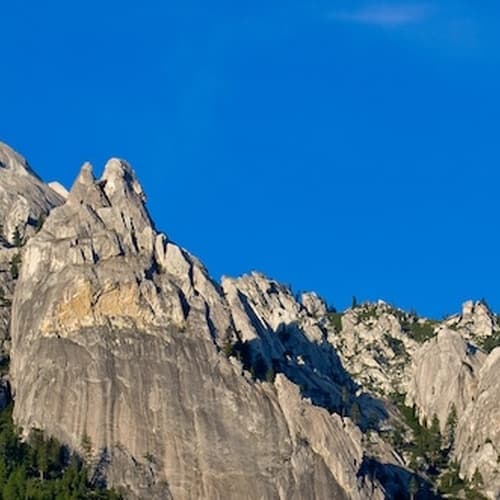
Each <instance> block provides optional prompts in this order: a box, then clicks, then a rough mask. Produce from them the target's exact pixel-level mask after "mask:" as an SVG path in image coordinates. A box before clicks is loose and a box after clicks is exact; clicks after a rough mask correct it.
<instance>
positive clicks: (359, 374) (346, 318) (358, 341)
mask: <svg viewBox="0 0 500 500" xmlns="http://www.w3.org/2000/svg"><path fill="white" fill-rule="evenodd" d="M331 318H332V316H331V315H330V319H331ZM410 320H411V321H416V320H414V319H413V318H411V315H408V314H406V313H404V312H403V311H401V310H398V309H395V308H394V307H392V306H390V305H388V304H386V303H385V302H383V301H379V302H378V303H376V304H363V305H361V306H358V307H356V308H353V309H348V310H347V311H345V313H344V314H342V316H341V321H340V327H338V328H337V331H335V332H332V333H331V334H330V336H329V341H330V342H331V343H332V345H334V346H335V348H336V350H337V351H338V353H339V355H340V356H341V358H342V362H343V364H344V366H345V368H346V369H347V371H348V372H349V373H350V374H351V375H352V376H353V377H354V378H355V379H356V380H357V381H358V382H359V383H360V384H361V385H362V386H363V387H365V389H368V390H370V391H372V392H373V393H375V394H377V395H379V396H387V395H389V394H391V393H392V392H403V391H404V383H405V382H406V380H407V372H406V369H407V367H408V365H409V360H410V359H411V356H412V355H413V353H414V352H415V351H416V350H417V349H418V346H419V344H418V342H416V341H415V340H414V339H413V338H412V337H411V336H410V335H409V333H408V332H407V331H406V330H405V325H407V324H410V323H409V322H410Z"/></svg>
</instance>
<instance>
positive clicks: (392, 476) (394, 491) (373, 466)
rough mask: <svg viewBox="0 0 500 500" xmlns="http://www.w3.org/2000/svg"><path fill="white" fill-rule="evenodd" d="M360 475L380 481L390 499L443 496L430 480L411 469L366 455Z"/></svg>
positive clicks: (434, 499) (428, 499) (432, 499)
mask: <svg viewBox="0 0 500 500" xmlns="http://www.w3.org/2000/svg"><path fill="white" fill-rule="evenodd" d="M358 477H359V478H360V479H361V480H362V481H363V480H364V479H367V480H369V482H370V483H372V484H373V483H379V484H380V485H382V487H383V488H384V490H385V495H386V498H387V499H388V500H438V499H440V498H442V497H441V496H440V495H437V494H436V493H434V492H433V490H432V485H431V483H430V482H429V481H427V480H426V479H425V478H423V477H421V476H417V475H416V474H413V473H412V472H411V471H409V470H407V469H405V468H403V467H399V466H397V465H394V464H384V463H381V462H379V461H378V460H376V459H374V458H370V457H365V458H364V460H363V463H362V464H361V467H360V469H359V472H358Z"/></svg>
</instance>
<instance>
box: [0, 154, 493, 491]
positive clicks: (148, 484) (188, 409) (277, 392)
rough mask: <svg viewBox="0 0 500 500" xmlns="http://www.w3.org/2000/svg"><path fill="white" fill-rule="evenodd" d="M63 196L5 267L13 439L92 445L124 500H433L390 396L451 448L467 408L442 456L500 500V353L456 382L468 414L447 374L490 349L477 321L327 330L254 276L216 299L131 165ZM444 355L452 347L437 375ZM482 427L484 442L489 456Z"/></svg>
mask: <svg viewBox="0 0 500 500" xmlns="http://www.w3.org/2000/svg"><path fill="white" fill-rule="evenodd" d="M0 183H1V178H0ZM48 189H50V188H48ZM57 196H58V198H57V204H56V206H54V207H50V208H49V209H48V212H49V215H48V217H47V218H46V220H45V222H44V223H43V225H42V227H40V228H39V229H38V231H37V232H33V233H30V232H29V231H28V232H27V233H26V239H27V242H26V244H25V245H24V246H23V247H22V248H20V247H19V248H17V249H16V247H14V246H13V244H12V243H11V242H10V243H8V244H7V245H6V248H5V249H4V250H2V252H8V255H9V258H12V257H11V254H12V253H13V252H15V253H19V254H22V263H21V265H20V273H19V276H18V277H16V278H15V279H14V278H13V277H12V279H11V280H10V282H9V284H8V289H9V291H10V292H9V293H11V292H12V290H14V296H13V300H12V322H11V325H10V334H11V337H12V347H10V346H7V347H6V350H7V351H8V352H9V356H10V357H11V364H10V381H11V383H12V386H13V390H14V398H15V409H14V417H15V419H16V422H17V423H18V424H19V425H21V427H23V428H24V429H30V428H33V427H36V428H40V429H44V430H45V431H46V432H48V433H49V434H51V435H55V436H56V437H58V438H59V439H60V440H62V441H63V442H65V443H67V444H68V445H69V446H70V447H72V448H73V449H80V447H81V439H82V436H83V435H87V436H88V437H89V438H90V440H91V442H92V461H93V464H94V466H95V469H96V473H98V474H102V475H103V476H104V477H106V480H107V481H109V484H111V485H113V486H117V487H121V488H122V490H123V492H124V494H125V495H126V496H130V497H141V496H144V495H147V496H148V497H149V498H167V497H170V496H172V497H173V498H261V497H262V498H304V497H308V498H327V497H328V495H331V492H336V495H337V497H338V498H353V499H355V498H360V499H361V498H397V497H398V495H403V497H404V495H408V492H409V488H410V486H409V484H410V480H411V478H417V484H418V487H419V489H420V490H421V492H427V493H426V494H429V495H430V494H431V493H430V492H431V489H432V487H431V483H432V482H433V481H434V479H433V477H431V476H432V474H430V473H429V472H428V470H427V469H425V470H423V471H422V470H420V469H414V468H413V469H412V468H411V467H410V464H409V462H408V458H407V457H406V456H405V450H404V449H403V450H398V449H397V448H396V447H395V445H394V444H393V443H391V440H390V439H387V437H386V434H390V435H391V436H392V434H391V433H393V432H394V427H395V425H396V423H397V422H398V421H399V420H400V417H399V416H398V415H399V414H398V410H397V408H395V407H394V405H393V403H392V401H391V400H390V398H389V391H391V392H394V391H396V392H399V393H403V392H404V393H405V398H406V403H407V405H409V406H412V405H414V406H415V411H416V412H417V415H418V418H419V419H420V421H421V423H424V421H427V422H429V421H430V420H431V419H432V418H433V415H434V414H435V415H437V416H438V418H439V424H440V427H441V429H442V430H443V431H444V427H445V426H444V423H443V420H446V417H447V415H448V414H449V412H450V408H451V406H450V404H451V403H453V404H454V405H455V406H456V408H457V413H458V419H459V422H458V425H457V442H456V452H455V450H452V451H450V456H453V457H455V458H456V459H457V460H459V461H460V464H461V465H460V467H461V475H462V477H463V478H464V479H468V480H472V479H473V476H474V475H475V473H476V471H480V473H481V474H482V476H484V477H483V481H484V484H483V485H476V486H477V487H478V488H479V489H481V490H482V491H483V492H485V493H486V494H487V495H489V497H490V498H495V495H497V494H498V491H500V487H499V480H500V479H499V478H500V476H499V474H498V468H497V466H496V464H495V461H494V458H495V459H496V457H494V455H495V453H497V451H496V450H500V445H499V443H500V436H498V433H496V431H495V429H494V422H495V418H496V415H497V414H498V411H499V410H498V405H495V404H493V405H490V406H488V405H486V404H485V406H484V407H483V408H486V409H487V411H486V412H485V411H482V410H481V409H479V410H478V408H477V407H476V405H475V404H473V403H474V399H475V397H476V395H478V398H481V397H482V398H483V399H485V400H489V398H490V397H491V393H492V392H493V394H494V393H495V392H494V391H496V386H495V384H494V383H492V381H491V379H492V373H496V372H497V361H496V359H497V353H498V349H497V350H496V351H495V349H493V351H492V353H491V354H489V355H487V354H486V353H481V351H480V350H478V353H479V354H477V363H476V361H474V363H476V365H477V366H476V367H475V368H473V369H472V373H471V374H469V369H468V368H467V367H466V368H465V370H466V371H465V372H463V375H461V373H462V372H460V371H457V372H456V374H455V375H456V376H455V378H453V377H452V380H451V384H452V385H453V384H455V386H456V387H457V391H456V394H460V397H462V398H463V400H459V398H458V396H453V394H454V393H453V392H450V391H449V387H450V385H449V384H448V382H449V380H448V379H449V378H450V377H449V375H450V374H449V373H448V371H447V370H446V367H447V366H450V363H455V362H456V363H457V366H459V367H461V366H462V365H463V360H464V359H467V360H468V356H469V354H468V352H469V351H468V347H467V346H468V345H469V344H468V342H471V341H474V339H476V338H481V342H483V341H484V340H485V339H490V338H492V337H493V336H494V335H496V332H497V331H498V321H497V318H496V316H494V315H493V314H492V313H491V312H490V311H489V310H488V309H487V307H486V306H485V305H484V304H481V303H479V302H478V303H470V302H468V303H466V304H465V305H464V308H463V310H462V314H461V315H459V316H453V317H451V318H448V319H447V320H445V321H443V322H434V323H433V322H430V321H429V320H425V319H421V318H417V317H416V316H415V315H412V314H410V313H405V312H403V311H401V310H399V309H396V308H393V307H392V306H389V305H388V304H385V303H383V302H378V303H376V304H362V305H359V306H357V307H355V308H351V309H348V310H346V311H345V312H343V313H336V312H334V311H332V310H329V309H328V308H327V306H326V304H325V303H324V302H323V301H322V299H320V298H319V297H318V296H317V295H315V294H314V293H306V294H303V295H302V296H301V297H300V300H296V297H294V294H293V293H292V292H291V290H289V289H288V288H287V287H284V286H283V285H281V284H279V283H278V282H276V281H274V280H271V279H269V278H266V277H265V276H264V275H262V274H259V273H252V274H248V275H244V276H242V277H240V278H227V277H224V278H223V279H222V280H221V283H220V284H219V283H216V282H215V281H213V280H212V279H211V278H210V276H209V274H208V272H207V270H206V269H205V267H204V266H203V264H202V263H201V262H200V261H199V260H198V259H196V258H195V257H193V256H191V254H189V252H187V251H186V250H185V249H183V248H181V247H179V246H178V245H177V244H175V243H173V242H171V241H170V240H169V239H168V238H167V236H166V235H164V234H163V233H160V232H158V231H157V230H156V228H155V227H154V223H153V221H152V220H151V218H150V216H149V214H148V212H147V209H146V208H145V195H144V192H143V190H142V187H141V186H140V184H139V182H138V180H137V178H136V176H135V173H134V171H133V170H132V168H131V167H130V165H129V164H127V163H126V162H125V161H123V160H119V159H111V160H110V161H109V162H108V163H107V164H106V167H105V169H104V172H103V175H102V176H101V178H100V179H95V178H94V176H93V172H92V168H91V166H90V165H89V164H85V165H84V166H83V167H82V169H81V171H80V174H79V175H78V177H77V179H76V180H75V182H74V184H73V187H72V188H71V190H70V191H69V194H68V196H67V199H66V200H64V199H62V197H61V196H59V195H57ZM6 255H7V254H6ZM6 274H8V273H4V275H6ZM6 281H9V280H8V279H7V280H6ZM6 286H7V285H6ZM9 311H10V310H9ZM8 322H9V320H7V323H8ZM440 338H442V339H443V342H445V344H446V343H447V342H449V345H453V346H456V349H455V351H453V353H452V354H451V355H450V356H451V357H449V358H446V359H447V360H446V361H445V362H444V368H443V370H441V371H440V370H439V366H438V369H437V370H436V366H435V365H436V364H435V363H432V362H429V360H431V359H433V356H434V355H436V356H437V357H436V359H439V356H440V354H439V353H440V352H441V350H442V347H441V344H440V341H439V339H440ZM477 343H479V342H477ZM446 345H448V344H446ZM480 347H481V346H480V345H477V346H476V349H479V348H480ZM424 348H425V349H424ZM445 351H446V352H448V351H449V348H448V347H446V348H445ZM471 356H473V359H474V360H475V359H476V357H474V356H476V355H475V354H471ZM464 357H465V358H464ZM471 359H472V358H471ZM419 363H420V364H419ZM422 364H423V365H422ZM466 364H467V363H466ZM469 364H470V363H469ZM421 365H422V366H423V367H422V366H421ZM207 374H209V376H207ZM466 376H468V377H469V378H470V382H468V384H469V385H468V386H467V387H469V388H470V390H468V392H465V393H464V392H463V389H464V387H466V385H464V384H465V382H464V380H465V379H464V377H466ZM493 378H494V377H493ZM429 379H431V380H432V381H433V382H435V384H434V386H433V387H434V389H433V390H434V394H433V395H432V397H431V398H430V400H429V398H427V399H426V398H425V397H421V396H420V394H424V396H428V386H429ZM468 380H469V379H468ZM438 382H439V383H438ZM447 384H448V385H447ZM428 401H430V402H431V403H430V405H429V402H428ZM463 415H467V418H466V417H464V416H463ZM481 419H486V421H487V422H490V424H488V425H490V426H491V425H493V429H490V430H485V432H484V433H483V435H482V437H481V441H480V442H479V443H478V442H477V439H476V436H475V435H476V434H477V433H476V430H475V429H476V427H475V425H477V424H476V422H479V421H481ZM491 422H492V423H493V424H491ZM481 425H482V427H485V426H486V424H484V423H483V424H481ZM424 427H425V425H424ZM488 440H489V441H488ZM168 443H170V444H168ZM478 446H479V448H478ZM454 448H455V445H454ZM214 450H215V451H214ZM499 456H500V454H499ZM145 457H149V458H145ZM188 464H195V467H194V468H193V469H192V470H188V468H187V465H188ZM367 464H370V465H367ZM368 471H370V472H368ZM236 478H238V479H237V480H236ZM255 478H259V479H258V481H257V482H256V481H255ZM438 480H439V478H437V479H435V481H438ZM464 487H465V486H464ZM249 492H251V493H249ZM422 494H423V493H422Z"/></svg>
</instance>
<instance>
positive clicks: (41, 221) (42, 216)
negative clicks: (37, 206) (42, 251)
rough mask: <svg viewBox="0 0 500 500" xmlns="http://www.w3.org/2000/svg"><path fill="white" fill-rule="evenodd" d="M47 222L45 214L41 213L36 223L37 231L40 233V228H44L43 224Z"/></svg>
mask: <svg viewBox="0 0 500 500" xmlns="http://www.w3.org/2000/svg"><path fill="white" fill-rule="evenodd" d="M44 223H45V214H40V217H38V219H37V221H36V224H35V231H36V232H37V233H38V231H40V229H42V227H43V224H44Z"/></svg>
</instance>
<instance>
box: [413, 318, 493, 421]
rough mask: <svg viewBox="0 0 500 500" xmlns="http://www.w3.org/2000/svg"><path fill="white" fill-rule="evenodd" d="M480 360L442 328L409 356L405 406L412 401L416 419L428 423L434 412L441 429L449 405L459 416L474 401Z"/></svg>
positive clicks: (474, 351)
mask: <svg viewBox="0 0 500 500" xmlns="http://www.w3.org/2000/svg"><path fill="white" fill-rule="evenodd" d="M484 359H485V355H484V353H482V352H481V351H479V350H478V349H477V348H475V347H473V346H472V345H470V344H468V343H467V342H466V340H465V339H464V338H463V337H462V336H461V335H460V334H459V333H458V332H456V331H453V330H450V329H448V328H446V327H442V328H441V329H440V330H439V332H438V335H437V336H436V337H435V338H434V339H431V340H429V341H427V342H426V343H425V344H424V345H423V346H422V348H421V349H419V351H418V352H417V353H416V354H415V356H414V357H413V360H412V365H411V378H410V382H409V384H408V390H407V404H408V406H412V405H413V404H415V405H416V407H417V409H418V413H419V416H420V419H421V420H423V419H426V420H427V422H428V423H429V424H430V422H431V420H432V418H433V416H434V415H436V416H437V417H438V419H439V422H440V425H441V429H442V430H444V428H445V425H446V421H447V418H448V415H449V414H450V411H451V408H452V405H455V408H456V412H457V415H458V417H459V418H460V416H461V415H462V414H463V412H464V411H465V408H466V407H467V405H468V404H469V403H471V402H472V401H474V398H475V394H476V391H477V385H478V373H479V370H480V368H481V366H482V364H483V363H484Z"/></svg>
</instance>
